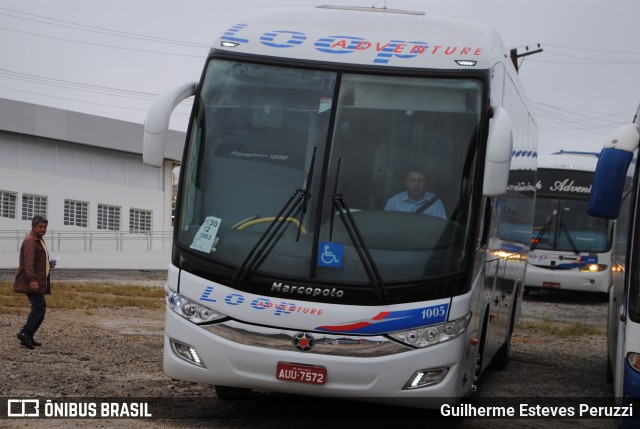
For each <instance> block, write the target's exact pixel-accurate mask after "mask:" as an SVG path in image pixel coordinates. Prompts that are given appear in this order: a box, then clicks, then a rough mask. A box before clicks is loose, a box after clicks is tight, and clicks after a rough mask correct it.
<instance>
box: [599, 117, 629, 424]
mask: <svg viewBox="0 0 640 429" xmlns="http://www.w3.org/2000/svg"><path fill="white" fill-rule="evenodd" d="M639 142H640V107H639V108H638V111H637V113H636V116H635V118H634V121H633V123H632V124H629V125H626V126H624V127H622V128H620V129H618V130H617V131H616V132H615V133H614V134H613V135H612V136H611V138H610V139H609V140H608V141H607V142H606V143H605V145H604V148H603V149H602V152H601V154H600V160H599V161H598V166H597V169H596V172H595V176H594V180H593V190H592V193H591V199H590V201H589V214H591V215H593V216H600V217H602V218H604V219H616V222H617V227H616V234H615V246H614V252H613V264H614V266H615V267H616V269H615V270H614V272H613V276H612V287H611V289H610V293H609V309H608V314H607V378H608V379H609V380H610V381H612V382H613V394H614V396H615V398H616V401H617V403H618V404H620V405H625V406H630V405H631V404H636V407H635V413H633V414H634V415H633V417H631V418H629V417H623V418H622V419H621V421H620V423H621V424H620V426H621V427H622V428H633V429H636V428H638V427H640V417H638V406H637V404H638V402H640V240H639V237H640V236H639V235H638V234H639V231H640V198H639V195H638V186H639V185H640V184H639V183H638V182H639V180H640V171H639V170H638V163H637V158H638V143H639Z"/></svg>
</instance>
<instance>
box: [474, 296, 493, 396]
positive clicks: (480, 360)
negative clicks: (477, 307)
mask: <svg viewBox="0 0 640 429" xmlns="http://www.w3.org/2000/svg"><path fill="white" fill-rule="evenodd" d="M488 324H489V308H487V309H486V310H485V314H484V321H483V322H482V334H480V346H479V347H478V354H477V355H476V366H475V374H474V375H473V386H472V387H471V391H472V392H476V391H477V390H478V383H479V382H480V375H482V363H483V361H484V346H485V342H486V339H487V325H488Z"/></svg>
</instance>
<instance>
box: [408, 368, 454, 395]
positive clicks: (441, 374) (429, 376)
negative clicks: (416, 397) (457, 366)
mask: <svg viewBox="0 0 640 429" xmlns="http://www.w3.org/2000/svg"><path fill="white" fill-rule="evenodd" d="M448 372H449V368H432V369H421V370H419V371H416V372H414V373H413V375H412V376H411V378H409V380H408V381H407V383H406V384H405V385H404V387H403V388H402V390H411V389H419V388H421V387H427V386H433V385H434V384H438V383H440V382H442V380H444V378H445V377H446V376H447V373H448Z"/></svg>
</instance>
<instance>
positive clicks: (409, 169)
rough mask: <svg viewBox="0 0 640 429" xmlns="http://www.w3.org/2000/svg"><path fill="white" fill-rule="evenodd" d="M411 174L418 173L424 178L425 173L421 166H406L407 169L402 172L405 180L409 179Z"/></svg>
mask: <svg viewBox="0 0 640 429" xmlns="http://www.w3.org/2000/svg"><path fill="white" fill-rule="evenodd" d="M411 173H420V174H422V175H423V176H426V174H425V172H424V167H422V166H421V165H417V164H411V165H409V166H407V168H406V169H405V171H404V177H405V178H407V177H409V174H411Z"/></svg>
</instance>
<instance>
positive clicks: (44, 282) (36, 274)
mask: <svg viewBox="0 0 640 429" xmlns="http://www.w3.org/2000/svg"><path fill="white" fill-rule="evenodd" d="M47 258H48V255H47V252H46V251H45V249H44V247H42V244H41V243H40V240H38V237H36V235H35V234H34V233H33V231H31V232H30V233H29V234H27V236H26V237H25V238H24V241H23V242H22V247H21V248H20V266H19V267H18V274H16V279H15V281H14V282H13V291H14V292H21V293H51V280H50V276H48V275H47V264H48V263H49V261H48V259H47ZM32 279H35V280H37V281H38V289H37V290H31V288H30V287H29V282H30V281H31V280H32Z"/></svg>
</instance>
